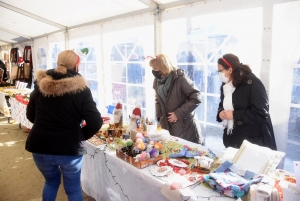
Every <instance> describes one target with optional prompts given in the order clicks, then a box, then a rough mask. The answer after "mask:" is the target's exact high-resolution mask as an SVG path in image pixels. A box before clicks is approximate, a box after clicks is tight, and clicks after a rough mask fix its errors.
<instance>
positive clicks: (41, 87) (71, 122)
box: [25, 50, 103, 201]
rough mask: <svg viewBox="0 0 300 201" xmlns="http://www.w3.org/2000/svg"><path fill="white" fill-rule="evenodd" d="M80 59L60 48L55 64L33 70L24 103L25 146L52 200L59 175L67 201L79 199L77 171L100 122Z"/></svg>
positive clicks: (45, 194)
mask: <svg viewBox="0 0 300 201" xmlns="http://www.w3.org/2000/svg"><path fill="white" fill-rule="evenodd" d="M79 62H80V57H79V56H78V55H77V54H76V53H75V52H74V51H72V50H66V51H63V52H61V53H60V54H59V56H58V59H57V68H55V69H51V70H48V71H39V72H38V73H37V76H36V77H37V79H36V82H35V88H34V91H33V92H32V93H31V95H30V100H29V104H28V106H27V113H26V115H27V118H28V119H29V121H31V122H32V123H33V124H34V125H33V127H32V129H31V131H30V133H29V135H28V138H27V140H26V147H25V148H26V150H27V151H29V152H32V155H33V159H34V162H35V164H36V166H37V167H38V169H39V170H40V172H41V173H42V174H43V176H44V178H45V184H44V190H43V201H55V199H56V195H57V191H58V188H59V185H60V183H61V174H62V176H63V177H62V178H63V180H64V182H63V184H64V189H65V192H66V194H67V195H68V200H72V201H82V200H83V197H82V191H81V186H80V173H81V167H82V158H83V155H84V154H86V145H85V140H87V139H89V138H90V137H92V136H93V135H94V134H95V133H96V132H97V131H99V129H100V128H101V126H102V123H103V120H102V118H101V114H100V113H99V111H98V109H97V108H96V103H95V102H94V101H93V97H92V93H91V91H90V89H89V88H88V86H87V83H86V81H85V79H84V78H83V77H82V76H81V75H80V74H79V73H78V66H79ZM82 120H85V122H86V125H85V126H84V127H81V122H82Z"/></svg>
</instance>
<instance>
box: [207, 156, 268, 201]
mask: <svg viewBox="0 0 300 201" xmlns="http://www.w3.org/2000/svg"><path fill="white" fill-rule="evenodd" d="M232 164H233V163H232V162H230V161H225V162H224V163H223V164H222V165H221V166H220V167H219V168H217V169H216V170H215V171H214V172H213V173H210V174H209V175H203V179H204V181H205V183H207V184H209V185H210V186H211V187H212V188H213V189H215V190H216V191H218V192H220V193H222V194H224V195H227V196H229V197H235V198H239V197H243V196H244V195H245V194H246V193H247V192H248V190H249V188H250V186H251V185H252V184H257V183H259V182H260V181H261V180H262V178H263V177H262V176H261V175H256V174H255V173H252V172H250V171H243V173H245V176H246V177H247V179H246V178H244V177H242V176H240V175H239V174H237V173H235V172H232V171H231V170H230V169H229V168H230V167H231V166H232ZM234 169H237V170H239V168H236V167H235V168H234Z"/></svg>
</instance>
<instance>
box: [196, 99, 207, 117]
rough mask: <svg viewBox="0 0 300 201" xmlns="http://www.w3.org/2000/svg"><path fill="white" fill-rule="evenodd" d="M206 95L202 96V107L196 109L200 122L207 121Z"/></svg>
mask: <svg viewBox="0 0 300 201" xmlns="http://www.w3.org/2000/svg"><path fill="white" fill-rule="evenodd" d="M206 102H207V101H206V95H203V94H202V95H201V103H200V105H199V106H198V107H197V108H196V110H195V112H196V115H197V117H198V120H200V121H205V107H204V106H205V105H206Z"/></svg>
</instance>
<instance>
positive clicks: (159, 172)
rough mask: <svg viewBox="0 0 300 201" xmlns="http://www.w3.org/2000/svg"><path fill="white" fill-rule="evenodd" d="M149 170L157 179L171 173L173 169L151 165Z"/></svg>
mask: <svg viewBox="0 0 300 201" xmlns="http://www.w3.org/2000/svg"><path fill="white" fill-rule="evenodd" d="M149 170H150V172H151V174H152V175H154V176H157V177H163V176H166V175H168V174H170V173H172V172H173V168H172V167H170V166H161V167H160V166H157V165H151V166H150V167H149Z"/></svg>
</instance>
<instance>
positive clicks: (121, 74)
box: [110, 63, 126, 83]
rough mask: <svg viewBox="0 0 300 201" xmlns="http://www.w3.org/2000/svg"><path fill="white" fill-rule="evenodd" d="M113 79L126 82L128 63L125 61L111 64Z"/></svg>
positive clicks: (113, 80)
mask: <svg viewBox="0 0 300 201" xmlns="http://www.w3.org/2000/svg"><path fill="white" fill-rule="evenodd" d="M110 67H111V71H112V72H113V73H112V74H111V80H112V82H123V83H126V65H125V64H123V63H116V64H114V63H112V64H111V66H110Z"/></svg>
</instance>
